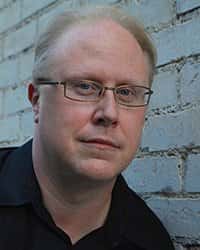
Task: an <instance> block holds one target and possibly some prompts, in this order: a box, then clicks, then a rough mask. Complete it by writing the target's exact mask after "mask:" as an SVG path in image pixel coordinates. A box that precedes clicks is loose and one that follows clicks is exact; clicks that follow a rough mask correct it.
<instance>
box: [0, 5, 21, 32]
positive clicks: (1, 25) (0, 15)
mask: <svg viewBox="0 0 200 250" xmlns="http://www.w3.org/2000/svg"><path fill="white" fill-rule="evenodd" d="M8 17H9V18H8ZM19 21H20V2H19V1H17V2H14V3H13V4H11V5H9V6H8V7H7V8H5V9H3V10H2V11H0V33H1V32H3V31H5V30H7V29H8V28H10V27H12V26H14V25H16V24H17V23H18V22H19Z"/></svg>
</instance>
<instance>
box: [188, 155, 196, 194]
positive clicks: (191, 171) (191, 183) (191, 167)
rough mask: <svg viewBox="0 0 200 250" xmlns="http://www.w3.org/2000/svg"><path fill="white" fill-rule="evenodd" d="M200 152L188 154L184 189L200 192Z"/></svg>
mask: <svg viewBox="0 0 200 250" xmlns="http://www.w3.org/2000/svg"><path fill="white" fill-rule="evenodd" d="M199 163H200V154H198V155H189V156H188V159H187V167H186V174H185V191H186V192H200V181H199V176H200V167H199Z"/></svg>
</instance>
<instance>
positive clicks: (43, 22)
mask: <svg viewBox="0 0 200 250" xmlns="http://www.w3.org/2000/svg"><path fill="white" fill-rule="evenodd" d="M68 8H72V1H67V2H64V3H62V4H60V5H58V6H57V7H56V8H54V9H52V10H50V11H49V12H47V13H45V14H44V15H42V16H41V17H40V18H39V19H38V30H39V33H41V32H42V31H44V30H45V28H46V27H47V26H48V25H49V23H50V22H51V21H52V20H53V18H55V16H57V15H58V14H59V13H61V12H63V11H64V10H65V9H68Z"/></svg>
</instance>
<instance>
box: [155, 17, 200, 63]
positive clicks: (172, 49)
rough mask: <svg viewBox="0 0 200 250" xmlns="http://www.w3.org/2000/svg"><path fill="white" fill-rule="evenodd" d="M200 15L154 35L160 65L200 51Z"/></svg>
mask: <svg viewBox="0 0 200 250" xmlns="http://www.w3.org/2000/svg"><path fill="white" fill-rule="evenodd" d="M199 30H200V16H199V17H197V18H194V19H193V20H192V21H188V22H186V23H184V24H178V25H176V26H173V27H170V28H168V29H165V30H162V31H160V32H158V33H153V34H152V37H153V39H154V41H155V45H156V48H157V50H158V65H162V64H165V63H168V62H170V61H171V60H175V59H178V58H180V57H183V56H190V55H193V54H198V53H200V42H199V41H200V32H199Z"/></svg>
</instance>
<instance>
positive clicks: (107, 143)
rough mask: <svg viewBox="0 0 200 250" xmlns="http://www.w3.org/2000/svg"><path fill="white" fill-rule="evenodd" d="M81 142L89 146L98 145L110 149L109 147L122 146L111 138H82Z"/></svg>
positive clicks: (117, 147)
mask: <svg viewBox="0 0 200 250" xmlns="http://www.w3.org/2000/svg"><path fill="white" fill-rule="evenodd" d="M81 142H83V143H85V144H87V145H89V146H93V147H97V148H100V149H108V148H110V149H119V148H120V145H119V144H118V143H116V142H114V141H113V140H110V139H103V138H91V139H86V140H81Z"/></svg>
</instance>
